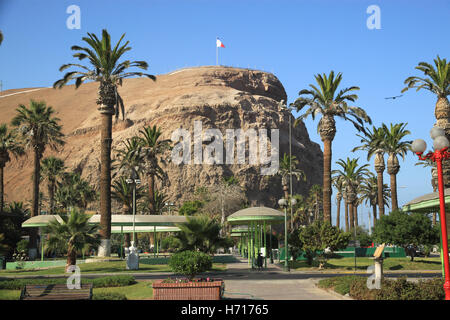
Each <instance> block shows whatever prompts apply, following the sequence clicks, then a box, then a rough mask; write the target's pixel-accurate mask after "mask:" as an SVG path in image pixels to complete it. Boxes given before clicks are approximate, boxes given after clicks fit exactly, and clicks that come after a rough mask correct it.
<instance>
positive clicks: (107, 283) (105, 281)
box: [0, 275, 136, 290]
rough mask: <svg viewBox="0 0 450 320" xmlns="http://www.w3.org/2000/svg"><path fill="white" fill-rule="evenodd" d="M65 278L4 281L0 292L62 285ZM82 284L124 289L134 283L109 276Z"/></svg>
mask: <svg viewBox="0 0 450 320" xmlns="http://www.w3.org/2000/svg"><path fill="white" fill-rule="evenodd" d="M66 282H67V278H57V279H6V280H1V281H0V290H21V289H22V288H23V287H24V286H25V285H27V284H28V285H40V284H64V283H66ZM81 282H82V283H92V286H93V287H94V288H106V287H124V286H129V285H132V284H134V283H136V280H135V279H134V277H133V276H129V275H121V276H109V277H101V278H96V279H82V280H81Z"/></svg>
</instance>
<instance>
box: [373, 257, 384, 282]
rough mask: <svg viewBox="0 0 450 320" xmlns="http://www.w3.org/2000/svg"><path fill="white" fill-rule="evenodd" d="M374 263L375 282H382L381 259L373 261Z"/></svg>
mask: <svg viewBox="0 0 450 320" xmlns="http://www.w3.org/2000/svg"><path fill="white" fill-rule="evenodd" d="M373 260H374V263H375V280H376V281H381V280H383V258H375V259H373Z"/></svg>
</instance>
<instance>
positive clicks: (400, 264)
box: [291, 257, 442, 271]
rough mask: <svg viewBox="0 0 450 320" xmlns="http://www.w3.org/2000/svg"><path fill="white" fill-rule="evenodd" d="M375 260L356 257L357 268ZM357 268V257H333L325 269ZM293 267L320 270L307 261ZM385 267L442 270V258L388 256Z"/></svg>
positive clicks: (297, 262) (345, 269)
mask: <svg viewBox="0 0 450 320" xmlns="http://www.w3.org/2000/svg"><path fill="white" fill-rule="evenodd" d="M373 265H374V261H373V259H371V258H366V257H360V258H356V270H357V271H366V270H367V267H368V266H373ZM354 268H355V258H352V257H350V258H344V257H343V258H333V259H329V260H328V262H327V266H326V269H325V270H324V271H327V270H328V271H338V270H339V271H353V270H354ZM291 269H295V270H299V271H308V270H311V271H312V270H318V268H317V266H316V265H313V266H312V267H311V266H308V265H307V263H306V261H295V262H294V263H292V262H291ZM383 269H384V270H386V271H396V270H399V271H403V270H436V271H438V270H441V269H442V267H441V259H440V258H439V257H432V258H415V259H414V261H410V259H409V258H386V259H385V260H384V261H383ZM322 270H323V269H322Z"/></svg>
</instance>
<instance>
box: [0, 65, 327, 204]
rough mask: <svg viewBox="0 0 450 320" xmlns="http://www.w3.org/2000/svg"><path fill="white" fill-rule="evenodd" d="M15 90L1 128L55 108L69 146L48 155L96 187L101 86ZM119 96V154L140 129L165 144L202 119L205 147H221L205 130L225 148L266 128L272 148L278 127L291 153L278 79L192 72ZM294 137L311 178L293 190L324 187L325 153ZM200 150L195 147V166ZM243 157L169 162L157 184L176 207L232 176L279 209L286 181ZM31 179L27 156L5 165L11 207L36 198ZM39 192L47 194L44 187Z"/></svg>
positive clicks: (6, 95) (130, 85)
mask: <svg viewBox="0 0 450 320" xmlns="http://www.w3.org/2000/svg"><path fill="white" fill-rule="evenodd" d="M23 91H27V90H26V89H24V90H23ZM17 92H20V90H19V91H18V90H14V91H13V90H11V91H10V92H8V91H4V92H3V97H1V98H0V115H1V120H0V123H3V122H10V120H11V119H12V117H13V116H14V114H15V109H16V108H17V106H18V104H19V103H23V104H26V105H27V104H28V103H29V100H30V99H35V100H45V101H46V102H47V104H48V105H51V106H52V107H53V108H54V109H56V111H57V116H58V117H59V118H60V119H61V123H62V125H63V131H64V133H65V134H66V135H67V139H66V141H67V143H66V145H65V146H64V148H62V149H61V150H60V151H59V152H52V151H50V150H48V151H47V152H46V154H45V156H47V155H50V154H54V155H57V156H59V157H61V158H62V159H64V161H65V163H66V166H67V168H68V169H69V170H74V169H76V170H79V172H81V173H82V176H83V177H84V178H86V179H88V180H89V181H90V182H91V183H92V184H93V185H95V186H98V181H99V172H100V171H99V165H100V163H99V154H100V148H99V140H100V132H99V131H98V129H99V127H98V126H99V123H100V118H99V114H98V112H97V105H96V104H95V98H96V93H97V84H96V83H89V84H86V85H84V86H82V87H80V88H79V89H78V90H75V89H74V86H69V87H66V88H64V89H62V90H54V89H52V88H42V89H39V90H35V91H29V92H23V93H17ZM120 93H121V95H122V97H123V99H124V101H125V105H126V118H127V119H126V120H125V121H121V120H119V121H118V122H117V123H115V124H114V128H113V148H119V147H120V146H121V143H122V141H124V140H125V139H126V138H129V137H132V136H133V135H137V134H138V132H139V130H140V129H142V128H143V127H144V126H148V125H151V126H153V125H157V126H158V127H160V128H161V130H162V132H163V137H162V138H163V139H171V136H172V133H173V132H174V131H175V130H177V129H183V130H185V132H188V133H189V134H190V136H191V139H193V138H194V123H195V121H199V122H197V124H199V123H201V126H202V129H203V131H202V134H203V140H204V141H203V143H202V145H203V149H205V148H207V147H208V145H210V146H211V145H214V142H217V141H219V140H217V138H216V139H214V140H212V139H210V141H207V140H208V139H206V138H205V134H207V132H206V130H207V129H211V128H213V129H218V130H219V131H220V133H221V134H222V135H223V137H224V141H223V142H224V146H225V145H226V139H225V137H226V130H227V129H242V130H244V132H247V133H248V132H249V130H250V131H251V129H254V130H255V132H256V133H257V136H256V139H257V138H259V131H258V130H260V129H263V130H264V131H265V130H267V132H268V136H269V137H271V138H272V140H273V141H271V142H272V145H274V142H275V140H274V139H273V138H274V137H275V135H276V134H274V133H271V131H270V129H279V154H280V156H281V155H283V153H288V152H289V118H288V114H287V113H286V112H285V111H282V110H281V109H280V101H282V100H284V101H286V100H287V98H286V92H285V90H284V88H283V85H282V84H281V83H280V81H279V80H278V79H277V78H276V77H275V76H274V75H273V74H270V73H265V72H262V71H255V70H248V69H237V68H226V67H199V68H187V69H182V70H178V71H175V72H172V73H169V74H165V75H160V76H158V77H157V81H156V82H152V81H151V80H148V79H129V80H126V81H125V82H124V85H123V87H122V88H120ZM292 121H293V119H292ZM234 132H237V131H234ZM292 137H293V138H292V153H293V154H294V155H295V156H296V157H297V159H299V161H300V168H301V169H303V170H304V172H305V173H306V175H307V181H306V182H295V179H294V191H295V192H296V193H305V192H306V191H307V190H308V188H309V187H310V186H311V185H312V184H322V163H323V156H322V151H321V149H320V147H319V145H318V144H316V143H314V142H311V141H310V139H309V136H308V132H307V130H306V128H305V126H304V124H303V123H300V124H299V125H298V126H297V127H295V128H293V130H292ZM205 140H206V141H205ZM250 140H251V141H253V140H254V138H251V139H250ZM197 146H198V145H197ZM195 148H196V147H195V146H194V142H193V141H191V157H190V158H191V159H192V160H193V159H194V157H193V154H194V149H195ZM247 149H248V146H247ZM250 151H251V150H250ZM213 155H218V154H217V153H215V154H213ZM246 155H247V157H246V159H245V163H244V164H239V163H237V160H236V161H235V162H233V163H230V164H225V162H226V152H224V154H223V162H224V163H222V164H205V163H202V164H195V163H194V161H191V163H190V164H175V163H173V162H169V163H168V164H167V165H164V166H163V168H164V169H165V170H166V172H167V174H168V179H165V180H164V181H162V182H161V181H159V182H158V185H157V186H158V188H160V189H162V191H163V192H165V193H166V194H168V195H169V198H170V200H171V201H173V202H175V204H176V205H177V206H179V205H181V204H182V202H183V201H184V200H186V199H188V198H189V194H190V193H192V192H194V191H195V190H196V188H198V187H200V186H204V187H208V186H212V185H214V184H217V183H218V182H219V181H220V180H221V179H222V177H224V176H230V175H234V176H235V177H236V178H237V179H238V180H239V182H240V183H241V186H242V187H243V188H244V189H245V192H246V195H247V198H248V200H249V202H250V203H251V204H252V205H266V206H272V207H274V206H275V205H276V201H277V199H279V198H280V197H281V196H282V190H281V177H280V176H279V175H262V174H261V167H267V166H261V165H260V164H259V163H257V164H251V163H249V159H248V155H249V150H247V151H246ZM169 156H170V155H169ZM169 158H170V157H169ZM259 160H260V159H259ZM31 174H32V157H31V156H30V155H29V156H27V157H24V158H20V159H18V160H13V161H12V162H10V163H9V164H8V165H7V166H6V168H5V189H6V194H7V198H6V200H7V201H14V200H15V201H26V199H30V198H31ZM143 181H144V182H145V181H146V179H145V178H144V179H143ZM42 190H43V192H45V190H46V188H42Z"/></svg>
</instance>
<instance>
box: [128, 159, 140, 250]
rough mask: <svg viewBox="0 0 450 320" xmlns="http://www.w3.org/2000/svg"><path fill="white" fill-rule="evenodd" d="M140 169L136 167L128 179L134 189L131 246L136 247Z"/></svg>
mask: <svg viewBox="0 0 450 320" xmlns="http://www.w3.org/2000/svg"><path fill="white" fill-rule="evenodd" d="M138 169H139V168H138V167H135V168H134V169H133V171H132V173H131V178H129V179H126V180H125V181H126V183H128V184H130V185H132V187H133V241H132V242H131V246H132V247H134V243H135V242H134V237H135V233H136V231H135V230H136V229H135V219H136V186H137V185H139V184H141V180H140V179H139V176H138V174H137V172H136V171H137V170H138Z"/></svg>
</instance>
